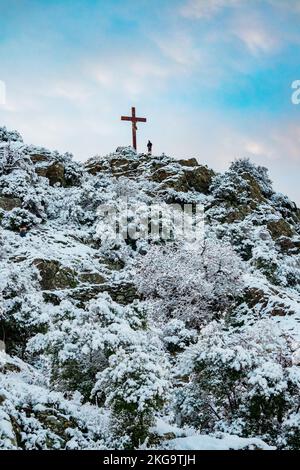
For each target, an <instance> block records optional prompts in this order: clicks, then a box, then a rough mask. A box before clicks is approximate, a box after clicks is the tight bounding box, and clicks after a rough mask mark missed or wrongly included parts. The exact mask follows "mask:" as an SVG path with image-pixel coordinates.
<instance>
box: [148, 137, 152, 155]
mask: <svg viewBox="0 0 300 470" xmlns="http://www.w3.org/2000/svg"><path fill="white" fill-rule="evenodd" d="M147 148H148V155H152V142H150V140H148V144H147Z"/></svg>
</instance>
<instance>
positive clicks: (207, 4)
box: [180, 0, 244, 19]
mask: <svg viewBox="0 0 300 470" xmlns="http://www.w3.org/2000/svg"><path fill="white" fill-rule="evenodd" d="M241 3H244V0H188V1H187V2H186V3H185V5H184V6H183V7H181V8H180V13H181V14H182V16H185V17H186V18H198V19H199V18H211V17H213V16H215V15H216V14H218V13H219V12H220V11H222V10H223V9H224V8H231V7H236V6H238V5H239V4H241Z"/></svg>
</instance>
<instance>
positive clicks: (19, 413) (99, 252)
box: [0, 128, 300, 449]
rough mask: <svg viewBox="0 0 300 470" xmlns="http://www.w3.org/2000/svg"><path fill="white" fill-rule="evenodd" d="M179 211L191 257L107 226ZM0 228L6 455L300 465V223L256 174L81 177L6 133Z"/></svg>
mask: <svg viewBox="0 0 300 470" xmlns="http://www.w3.org/2000/svg"><path fill="white" fill-rule="evenodd" d="M185 203H187V204H192V203H193V204H199V205H200V204H201V205H203V207H204V209H205V240H204V242H203V243H202V244H201V245H199V246H198V247H197V246H196V247H195V245H193V246H191V244H190V243H189V242H188V241H186V240H175V241H174V240H173V241H172V240H169V241H167V242H166V241H162V240H161V239H160V237H159V236H151V237H150V239H145V237H144V238H143V237H141V238H139V239H137V240H133V239H130V237H129V238H126V239H124V238H122V237H117V238H116V237H114V236H113V231H112V228H113V225H112V224H113V223H114V222H115V221H114V215H113V216H112V217H111V218H110V219H107V218H106V217H105V216H104V212H103V210H102V209H103V207H106V208H109V209H110V210H111V209H112V214H115V212H114V210H116V209H118V210H119V209H120V208H121V209H122V210H123V209H124V210H125V206H126V208H127V204H129V207H130V209H129V219H130V222H131V224H132V225H138V226H140V227H141V224H142V221H143V218H144V217H145V214H147V211H148V208H149V207H153V206H155V205H159V207H160V208H161V209H162V211H163V218H165V219H168V220H169V218H170V214H171V212H170V211H171V207H172V206H171V204H177V207H180V206H182V205H183V204H185ZM178 205H179V206H178ZM101 208H102V209H101ZM99 209H101V210H99ZM176 220H177V219H174V220H173V219H172V233H173V234H175V235H176V234H177V233H178V226H177V222H176ZM0 224H1V226H0V229H1V234H0V249H1V251H0V319H1V330H0V331H1V333H0V334H1V336H0V340H1V341H2V342H1V343H0V349H2V350H3V349H5V350H6V354H5V353H4V352H3V351H2V352H1V363H0V364H1V365H0V442H1V444H0V446H1V448H3V449H16V448H19V449H54V448H59V449H70V448H74V449H83V448H91V449H108V448H120V449H121V448H145V447H146V448H176V449H241V448H261V449H272V448H275V447H276V448H284V449H295V448H296V449H298V448H299V447H300V414H299V403H298V402H299V384H300V372H299V366H300V282H299V281H300V211H299V209H298V208H297V207H296V205H295V204H294V203H293V202H292V201H290V200H289V199H288V197H286V196H284V195H282V194H278V193H275V192H274V191H273V189H272V183H271V181H270V180H269V177H268V174H267V170H266V169H264V168H260V167H257V166H255V165H253V164H252V163H251V162H249V161H248V160H238V161H236V162H234V163H233V164H232V165H231V167H230V168H229V169H228V171H226V172H225V173H224V174H216V173H215V172H214V171H213V170H210V169H209V168H208V167H207V166H205V165H201V164H198V162H197V161H196V160H195V159H187V160H182V161H175V160H174V159H172V158H171V157H169V156H166V155H162V156H157V157H156V156H153V157H148V156H146V155H143V154H140V155H137V154H136V153H135V152H134V151H133V150H132V149H131V148H123V147H121V148H118V149H117V151H116V152H113V153H111V154H110V155H108V156H105V157H100V156H96V157H94V158H92V159H89V160H87V162H86V163H85V164H81V163H77V162H74V161H73V160H72V156H71V155H70V154H65V155H60V154H59V153H57V152H50V151H49V150H47V149H44V148H40V147H35V146H32V145H26V144H25V143H24V142H23V141H22V138H21V136H20V135H19V134H18V133H17V132H16V131H14V132H9V131H7V130H6V129H5V128H1V129H0ZM22 226H26V230H27V235H26V236H25V237H24V238H22V237H20V234H19V230H20V227H22Z"/></svg>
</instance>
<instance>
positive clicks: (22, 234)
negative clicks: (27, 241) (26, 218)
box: [19, 225, 28, 238]
mask: <svg viewBox="0 0 300 470" xmlns="http://www.w3.org/2000/svg"><path fill="white" fill-rule="evenodd" d="M27 231H28V228H27V226H26V225H21V227H20V228H19V233H20V237H22V238H24V237H26V235H27Z"/></svg>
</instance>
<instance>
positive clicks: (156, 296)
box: [136, 239, 243, 327]
mask: <svg viewBox="0 0 300 470" xmlns="http://www.w3.org/2000/svg"><path fill="white" fill-rule="evenodd" d="M242 276H243V270H242V263H241V261H240V259H239V258H238V256H237V255H236V254H235V253H234V251H233V249H232V248H231V246H230V245H229V244H223V243H220V242H218V241H217V240H214V239H207V240H205V242H204V243H203V244H199V245H198V244H192V245H189V244H185V245H183V246H182V245H179V246H176V247H174V245H167V246H163V247H160V246H154V247H153V248H151V249H150V250H149V252H148V253H147V255H146V256H144V257H143V258H142V259H141V260H140V263H139V265H138V270H137V275H136V284H137V286H138V289H139V291H140V293H141V294H143V296H144V297H145V298H146V299H150V304H151V307H152V310H154V312H156V316H158V317H159V318H160V320H161V321H163V322H164V321H165V320H166V318H170V317H171V318H172V317H175V318H180V319H184V320H185V321H187V322H188V324H189V325H190V326H197V327H199V326H201V325H203V324H206V323H207V322H208V321H210V320H212V319H213V318H220V317H222V316H223V315H224V314H225V313H226V312H227V311H228V310H229V309H230V308H231V306H232V305H233V303H234V299H235V298H236V297H237V296H239V294H240V292H241V289H242V287H243V279H242Z"/></svg>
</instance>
